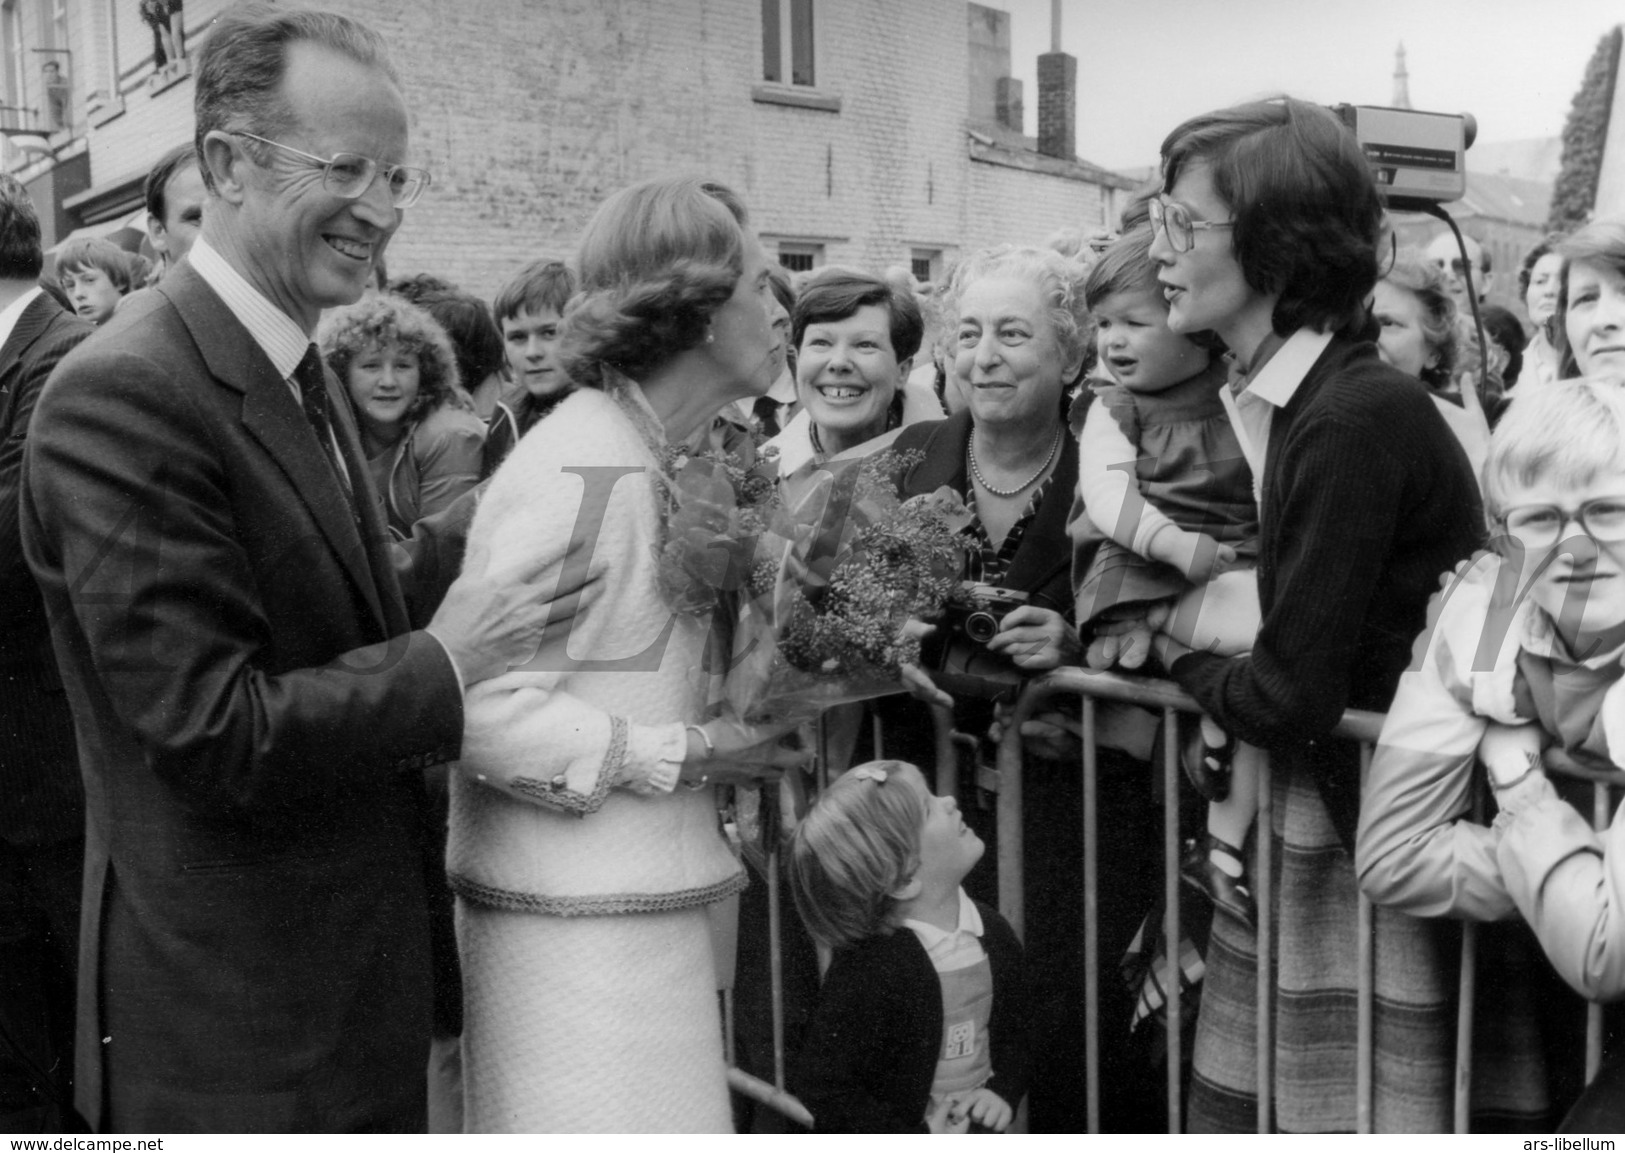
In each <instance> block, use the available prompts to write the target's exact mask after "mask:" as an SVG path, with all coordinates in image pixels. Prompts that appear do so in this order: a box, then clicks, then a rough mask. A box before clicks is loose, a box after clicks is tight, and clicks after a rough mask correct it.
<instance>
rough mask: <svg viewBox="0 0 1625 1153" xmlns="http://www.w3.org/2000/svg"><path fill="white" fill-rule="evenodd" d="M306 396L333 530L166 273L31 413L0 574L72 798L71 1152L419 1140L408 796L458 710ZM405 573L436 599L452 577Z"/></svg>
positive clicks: (212, 305) (289, 441) (185, 268)
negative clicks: (30, 654) (160, 1137)
mask: <svg viewBox="0 0 1625 1153" xmlns="http://www.w3.org/2000/svg"><path fill="white" fill-rule="evenodd" d="M328 388H329V394H330V398H331V401H332V403H331V405H330V407H331V410H332V412H333V414H334V421H335V427H336V429H337V430H338V434H339V439H340V443H341V447H342V450H343V451H344V453H345V455H346V458H347V463H348V471H349V475H350V477H351V479H352V481H353V483H354V485H355V492H356V497H357V501H356V505H357V511H356V513H355V514H352V511H351V505H350V502H349V500H348V499H347V498H346V496H345V492H344V489H343V487H342V485H341V482H340V481H339V479H338V477H337V475H336V474H335V472H334V471H333V469H332V468H331V467H330V466H329V465H328V463H327V460H326V459H325V458H324V455H323V453H322V449H321V446H320V445H319V443H318V442H317V440H316V438H315V435H314V433H313V432H312V430H311V427H310V425H309V424H308V423H307V422H306V420H305V417H304V415H303V412H302V410H301V408H300V405H299V403H298V402H297V401H296V400H295V398H294V396H293V394H292V392H291V390H290V389H289V387H288V385H287V383H286V382H285V381H284V380H283V379H282V377H280V376H279V375H278V373H277V372H276V370H275V369H274V368H273V367H272V366H271V363H270V361H269V360H268V359H267V358H266V356H265V355H264V353H263V352H262V351H261V350H260V348H259V347H258V346H257V345H256V344H255V343H254V342H253V340H252V339H251V337H250V336H249V334H248V332H247V330H246V329H245V328H244V327H243V326H242V324H241V323H240V322H238V320H237V319H236V318H235V317H234V316H233V315H232V314H231V312H230V311H229V310H228V309H227V308H226V306H225V304H224V303H223V302H222V301H221V300H220V298H219V297H218V296H217V295H216V294H215V293H214V291H213V290H212V289H210V288H209V287H208V286H207V284H206V283H205V282H204V281H203V280H202V278H201V277H199V276H198V275H197V273H196V272H195V271H193V270H192V268H191V267H190V266H189V265H188V264H186V263H182V264H181V265H179V266H177V267H176V269H175V270H174V271H172V272H171V273H170V274H169V276H167V277H166V278H165V279H164V281H163V283H162V284H160V285H159V286H158V287H157V288H155V289H154V290H152V291H149V292H145V293H142V294H141V295H140V297H139V298H132V299H131V300H130V301H128V302H127V303H126V305H125V306H124V307H123V308H122V309H120V310H119V312H118V314H117V315H116V316H114V318H113V319H112V320H111V321H110V322H109V323H108V324H107V326H106V327H105V328H104V329H103V330H102V331H101V332H99V333H97V336H96V339H94V340H92V341H89V342H87V343H86V344H85V345H84V346H83V347H81V348H79V349H77V350H76V351H75V352H74V353H73V354H71V355H70V356H69V357H68V358H67V359H66V360H64V361H63V362H62V365H61V366H60V367H59V368H58V370H57V371H56V373H55V374H54V375H53V376H52V377H51V380H50V382H49V383H48V384H47V386H46V388H45V392H44V394H43V395H42V396H41V398H40V401H39V405H38V407H37V409H36V412H35V417H34V427H33V431H32V434H31V436H30V440H29V446H28V453H27V456H26V458H25V464H24V469H25V490H24V497H23V545H24V550H25V553H26V555H27V558H28V562H29V565H30V566H31V567H32V568H33V570H34V573H35V576H36V577H37V578H38V580H39V582H40V586H41V589H42V591H43V593H44V597H45V602H46V606H47V608H48V610H49V611H50V612H51V613H52V614H53V617H54V618H55V619H56V622H57V623H56V628H55V632H54V641H55V647H56V654H57V659H58V663H59V666H60V668H61V670H62V678H63V682H64V684H65V685H66V687H67V690H68V695H69V699H70V702H71V704H72V707H73V714H74V720H75V722H76V724H77V726H78V730H79V739H80V751H81V759H82V763H83V768H84V776H85V786H86V803H87V809H88V826H87V841H86V867H85V902H84V920H83V936H82V952H81V962H80V988H79V1070H78V1092H79V1103H80V1109H81V1112H83V1113H84V1114H85V1115H86V1117H88V1118H89V1119H90V1121H91V1123H92V1125H94V1126H95V1127H96V1128H97V1129H98V1130H107V1129H117V1130H135V1131H141V1130H146V1131H153V1132H162V1131H165V1130H168V1131H172V1132H181V1131H186V1132H190V1131H243V1130H248V1131H256V1130H258V1131H273V1132H280V1131H304V1130H319V1131H353V1130H421V1128H422V1125H423V1120H424V1061H425V1058H426V1053H427V1045H428V1042H429V1032H430V1022H429V1008H430V993H429V960H428V958H429V946H428V936H427V914H426V903H425V898H424V886H423V862H422V858H421V856H420V848H419V845H418V842H417V835H418V833H417V830H418V822H419V818H420V811H421V808H422V805H423V800H424V798H423V783H422V769H423V768H424V767H426V766H428V765H432V764H437V763H440V762H442V761H446V760H451V759H455V758H456V756H457V753H458V746H459V744H460V742H461V738H462V706H461V695H460V692H459V689H458V684H457V677H456V673H455V670H454V669H453V668H452V666H451V663H450V660H449V659H448V657H447V655H446V653H445V651H444V650H443V649H442V648H441V646H440V645H439V644H438V643H437V642H436V641H435V640H434V639H433V638H432V637H430V636H428V635H427V634H425V633H422V632H413V631H410V619H411V618H410V617H409V612H408V598H407V597H405V596H403V589H402V587H401V585H400V583H399V581H398V579H397V576H396V573H395V569H394V568H393V567H392V558H391V553H390V550H389V545H388V543H387V535H386V532H385V528H384V523H383V516H382V507H381V504H380V502H379V499H378V494H377V492H376V491H375V490H374V489H373V487H372V484H371V481H370V480H369V479H368V474H367V467H366V462H365V459H364V457H363V456H362V451H361V446H360V443H359V441H358V439H357V437H356V432H355V426H354V423H353V421H352V419H351V417H350V415H349V410H348V407H347V405H346V404H345V403H344V402H343V399H342V395H341V393H340V390H339V388H338V385H337V382H336V381H335V380H334V379H333V378H332V377H331V375H329V379H328ZM447 547H448V548H452V547H455V546H453V545H448V546H447ZM423 560H424V565H423V568H424V570H425V571H427V572H432V573H433V582H434V583H435V585H436V586H437V587H438V586H439V585H440V584H443V582H444V580H445V579H446V574H447V573H448V572H450V571H451V570H453V569H454V568H455V561H454V560H453V559H450V558H448V557H445V556H440V555H436V554H431V555H427V556H425V557H424V558H423ZM430 599H432V597H431V598H430ZM427 608H428V605H427V604H426V603H422V604H419V605H418V616H421V615H423V612H424V611H426V610H427Z"/></svg>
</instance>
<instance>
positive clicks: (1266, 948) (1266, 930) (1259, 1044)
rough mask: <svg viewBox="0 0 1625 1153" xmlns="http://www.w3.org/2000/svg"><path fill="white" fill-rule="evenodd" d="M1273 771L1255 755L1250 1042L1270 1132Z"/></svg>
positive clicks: (1262, 1121) (1261, 1126)
mask: <svg viewBox="0 0 1625 1153" xmlns="http://www.w3.org/2000/svg"><path fill="white" fill-rule="evenodd" d="M1273 780H1274V771H1273V769H1272V768H1271V765H1270V758H1269V757H1267V756H1263V757H1259V758H1258V819H1257V821H1255V822H1254V827H1255V828H1256V829H1257V830H1258V834H1257V836H1255V837H1254V842H1255V844H1256V847H1257V850H1258V852H1257V854H1256V858H1255V859H1256V860H1257V862H1258V867H1257V868H1256V869H1254V870H1253V874H1254V876H1253V888H1254V889H1255V890H1256V892H1255V894H1254V899H1253V908H1254V909H1255V910H1256V911H1257V913H1256V919H1257V922H1258V929H1257V932H1256V934H1255V936H1254V940H1255V941H1256V942H1257V944H1258V961H1257V975H1258V985H1257V991H1256V992H1255V993H1254V999H1255V1000H1256V1001H1257V1002H1258V1021H1257V1023H1256V1026H1255V1028H1256V1037H1257V1040H1256V1041H1255V1042H1254V1045H1255V1047H1256V1048H1257V1050H1258V1125H1257V1128H1258V1131H1259V1132H1260V1133H1270V1132H1273V1131H1274V1128H1275V1124H1274V1121H1275V1118H1274V1101H1275V1072H1274V1070H1275V1042H1274V1040H1273V1037H1274V1029H1275V1014H1274V1007H1275V948H1274V941H1275V918H1274V910H1275V905H1274V903H1273V901H1272V899H1271V894H1273V893H1274V891H1275V877H1274V874H1273V873H1272V872H1271V869H1272V865H1273V862H1274V860H1275V825H1274V821H1275V796H1274V792H1273V784H1272V782H1273Z"/></svg>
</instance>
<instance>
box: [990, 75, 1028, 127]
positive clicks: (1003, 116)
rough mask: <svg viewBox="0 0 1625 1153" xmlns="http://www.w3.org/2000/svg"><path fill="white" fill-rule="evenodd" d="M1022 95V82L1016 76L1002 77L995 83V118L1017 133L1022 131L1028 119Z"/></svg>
mask: <svg viewBox="0 0 1625 1153" xmlns="http://www.w3.org/2000/svg"><path fill="white" fill-rule="evenodd" d="M1021 94H1022V85H1021V81H1019V80H1017V79H1016V78H1015V77H1014V76H1001V77H999V79H998V80H997V81H996V82H995V83H994V93H993V118H994V119H995V120H997V121H998V122H999V123H1000V124H1001V125H1003V126H1004V127H1005V128H1009V129H1012V130H1014V131H1016V132H1020V131H1021V130H1022V128H1023V126H1024V125H1025V124H1026V118H1027V108H1026V104H1025V103H1024V102H1023V101H1022V99H1021Z"/></svg>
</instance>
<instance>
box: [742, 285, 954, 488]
mask: <svg viewBox="0 0 1625 1153" xmlns="http://www.w3.org/2000/svg"><path fill="white" fill-rule="evenodd" d="M924 327H925V326H924V322H923V321H922V320H921V319H920V309H919V306H918V305H916V304H915V302H914V297H913V295H912V294H910V293H906V292H902V291H900V290H898V289H896V288H893V287H892V286H891V285H889V284H887V283H886V282H885V281H884V280H882V279H880V278H879V277H878V276H871V275H869V274H868V273H865V272H858V271H856V270H853V269H846V268H832V269H829V270H827V271H825V272H822V273H820V274H819V275H817V276H814V277H813V278H812V279H811V280H809V281H808V282H807V283H806V284H804V285H803V286H802V288H801V292H800V295H799V296H798V297H797V299H796V304H795V311H794V312H793V313H792V315H791V319H790V337H791V344H792V345H793V346H794V347H795V349H796V397H797V400H799V401H800V403H801V409H800V411H799V412H797V413H796V415H795V416H794V417H793V418H792V419H791V421H790V423H789V424H787V425H786V426H785V428H784V431H783V432H781V433H780V434H779V435H778V436H776V437H774V438H773V440H772V441H771V442H769V443H771V444H772V445H773V446H774V447H776V448H777V449H778V450H779V472H780V474H781V475H784V476H788V475H790V474H791V473H794V472H796V471H797V470H799V469H801V468H803V467H804V466H805V465H807V464H808V462H812V463H814V464H823V463H825V462H826V461H829V460H835V459H844V458H848V457H852V456H862V455H867V454H869V453H871V452H878V451H880V450H881V449H883V448H885V447H886V446H887V445H889V444H891V443H892V441H894V440H896V439H897V435H898V434H899V433H900V432H901V431H902V429H903V428H904V426H906V425H910V424H915V423H918V422H919V421H922V420H936V419H939V418H940V417H941V416H942V410H941V408H940V407H938V406H937V404H936V400H935V398H934V397H932V396H931V395H930V393H928V392H924V393H922V392H921V391H920V390H913V389H910V388H908V387H907V384H906V382H907V380H908V374H909V370H910V369H911V368H912V367H913V365H914V355H915V353H917V352H918V351H919V348H920V337H921V334H922V333H923V332H924Z"/></svg>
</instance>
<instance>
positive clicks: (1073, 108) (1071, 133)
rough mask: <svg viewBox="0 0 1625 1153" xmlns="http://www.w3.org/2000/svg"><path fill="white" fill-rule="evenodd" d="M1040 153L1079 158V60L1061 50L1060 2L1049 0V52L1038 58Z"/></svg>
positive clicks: (1072, 158) (1063, 158) (1073, 158)
mask: <svg viewBox="0 0 1625 1153" xmlns="http://www.w3.org/2000/svg"><path fill="white" fill-rule="evenodd" d="M1038 151H1039V152H1041V153H1043V154H1044V155H1045V156H1053V157H1055V158H1056V159H1057V160H1076V159H1077V158H1078V60H1077V57H1075V56H1068V55H1067V54H1066V53H1065V52H1062V51H1061V0H1050V6H1049V51H1048V52H1046V53H1044V54H1043V55H1042V56H1040V57H1039V58H1038Z"/></svg>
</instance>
